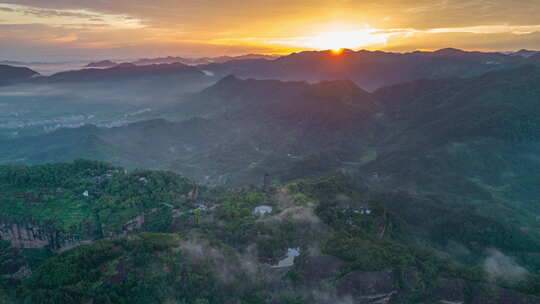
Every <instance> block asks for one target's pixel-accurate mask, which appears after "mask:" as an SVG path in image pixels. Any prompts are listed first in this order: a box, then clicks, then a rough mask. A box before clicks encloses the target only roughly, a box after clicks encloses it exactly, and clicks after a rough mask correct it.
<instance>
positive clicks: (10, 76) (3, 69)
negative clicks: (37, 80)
mask: <svg viewBox="0 0 540 304" xmlns="http://www.w3.org/2000/svg"><path fill="white" fill-rule="evenodd" d="M35 76H39V73H38V72H35V71H32V70H31V69H29V68H24V67H14V66H9V65H0V85H6V84H11V83H16V82H20V81H27V80H29V79H31V78H32V77H35Z"/></svg>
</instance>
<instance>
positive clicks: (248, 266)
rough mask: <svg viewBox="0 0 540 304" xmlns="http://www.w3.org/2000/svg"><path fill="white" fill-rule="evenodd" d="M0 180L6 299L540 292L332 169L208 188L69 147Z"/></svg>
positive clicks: (380, 299)
mask: <svg viewBox="0 0 540 304" xmlns="http://www.w3.org/2000/svg"><path fill="white" fill-rule="evenodd" d="M0 189H1V190H2V194H3V196H2V197H0V210H1V211H2V213H1V218H0V225H1V227H2V230H1V231H0V235H1V236H2V238H3V239H4V240H3V241H2V242H0V254H1V256H2V265H1V266H2V267H0V273H1V274H2V277H1V278H0V298H1V299H2V300H3V301H6V302H8V303H9V301H12V302H17V301H19V302H21V301H22V302H28V303H46V304H48V303H62V302H65V301H66V299H68V301H70V302H74V303H84V302H87V301H89V300H93V301H96V302H101V301H104V302H121V301H122V299H126V298H128V299H129V302H130V303H149V302H171V301H183V302H186V303H212V304H214V303H216V304H217V303H241V302H244V301H245V302H247V303H249V302H251V301H256V302H259V303H291V301H294V302H293V303H316V304H329V303H336V300H340V301H341V300H343V301H353V300H354V301H355V302H358V303H362V302H363V301H364V300H366V299H369V302H368V303H373V301H372V299H375V301H376V303H387V302H390V301H392V302H394V303H418V302H423V303H439V302H442V303H447V302H466V303H473V304H476V303H478V304H480V303H497V302H498V301H501V299H503V301H504V302H505V303H537V302H538V298H537V297H535V296H534V295H535V294H536V295H539V294H540V290H538V285H537V282H538V275H535V274H530V273H527V271H526V270H525V269H523V268H520V267H519V266H516V265H514V264H512V260H511V259H510V258H509V257H507V256H505V255H504V254H503V253H501V252H498V251H496V250H494V249H492V251H491V252H490V253H488V255H487V256H486V257H485V260H486V262H485V263H486V266H479V267H471V266H467V265H464V264H462V263H459V262H457V261H456V260H454V259H452V258H450V257H448V256H446V255H444V254H442V253H441V252H439V251H437V250H436V249H435V248H433V247H431V245H432V242H431V240H429V239H426V238H425V236H423V235H421V234H419V233H418V232H417V231H415V226H416V225H418V224H419V223H418V222H414V221H411V222H409V221H407V220H408V219H407V217H406V216H407V210H409V211H412V210H410V209H409V208H407V209H404V208H401V209H397V210H394V209H390V208H388V206H390V207H392V206H393V205H395V202H394V201H395V197H394V198H392V197H381V196H374V193H371V191H370V190H369V189H367V188H366V187H365V186H364V185H362V184H361V183H359V181H358V180H354V179H351V178H350V177H348V176H345V175H343V174H336V175H330V176H326V177H321V178H316V179H310V180H300V181H297V182H295V183H288V184H282V185H274V186H270V187H269V188H267V189H265V190H262V189H260V188H256V187H251V188H240V189H206V188H204V187H201V186H199V185H197V184H196V183H194V182H192V181H190V180H189V179H187V178H185V177H182V176H179V175H177V174H174V173H171V172H163V171H149V170H136V171H131V172H127V171H125V170H123V169H122V168H119V167H114V166H111V165H109V164H106V163H99V162H92V161H85V160H77V161H74V162H71V163H59V164H48V165H41V166H0ZM5 194H7V195H5ZM4 195H5V196H4ZM261 207H265V208H266V209H265V210H268V213H264V214H261V213H260V212H258V211H257V210H259V209H260V208H261ZM407 207H408V206H407ZM403 216H405V217H403ZM488 233H490V235H496V233H497V231H493V232H488ZM497 236H498V237H501V235H497ZM514 241H515V242H523V241H525V242H526V241H528V239H527V238H522V239H516V240H514ZM512 267H514V268H512ZM89 269H92V271H89ZM239 286H242V288H239ZM364 303H365V302H364Z"/></svg>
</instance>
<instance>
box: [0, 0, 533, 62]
mask: <svg viewBox="0 0 540 304" xmlns="http://www.w3.org/2000/svg"><path fill="white" fill-rule="evenodd" d="M538 16H540V0H467V1H466V0H386V1H385V0H378V1H371V0H334V1H331V0H91V1H90V0H0V61H1V60H26V61H29V60H33V61H69V60H90V59H134V58H143V57H158V56H169V55H171V56H186V57H202V56H220V55H240V54H247V53H264V54H286V53H290V52H296V51H302V50H314V49H315V50H318V49H332V48H340V47H344V48H351V49H370V50H375V49H378V50H385V51H397V52H406V51H414V50H435V49H440V48H445V47H454V48H461V49H467V50H482V51H488V50H489V51H511V50H519V49H523V48H525V49H540V18H539V17H538Z"/></svg>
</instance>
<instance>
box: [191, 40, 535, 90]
mask: <svg viewBox="0 0 540 304" xmlns="http://www.w3.org/2000/svg"><path fill="white" fill-rule="evenodd" d="M530 63H536V62H533V61H530V60H529V58H523V57H520V56H511V55H506V54H502V53H482V52H466V51H462V50H457V49H442V50H438V51H435V52H412V53H403V54H402V53H387V52H381V51H375V52H370V51H364V50H361V51H352V50H344V51H343V52H342V53H341V54H335V53H333V52H331V51H320V52H313V51H310V52H301V53H294V54H291V55H288V56H283V57H280V58H278V59H275V60H272V61H267V60H244V61H232V62H226V63H221V64H208V65H204V66H201V69H204V70H208V71H212V72H213V73H215V74H216V75H221V76H225V75H227V74H234V75H236V76H238V77H242V78H257V79H281V80H292V81H299V80H305V81H310V82H318V81H323V80H338V79H350V80H352V81H354V82H355V83H356V84H357V85H359V86H360V87H362V88H364V89H367V90H370V91H371V90H375V89H377V88H380V87H383V86H387V85H392V84H397V83H401V82H406V81H412V80H417V79H424V78H427V79H433V78H447V77H472V76H479V75H481V74H484V73H486V72H489V71H494V70H501V69H505V68H512V67H518V66H521V65H526V64H530Z"/></svg>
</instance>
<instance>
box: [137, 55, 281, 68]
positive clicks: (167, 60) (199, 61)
mask: <svg viewBox="0 0 540 304" xmlns="http://www.w3.org/2000/svg"><path fill="white" fill-rule="evenodd" d="M276 58H278V57H277V56H273V55H260V54H247V55H241V56H220V57H201V58H185V57H171V56H168V57H160V58H144V59H139V60H137V61H134V62H133V64H135V65H150V64H171V63H183V64H187V65H204V64H210V63H224V62H229V61H234V60H251V59H264V60H272V59H276Z"/></svg>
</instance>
